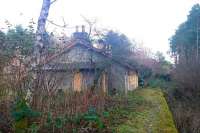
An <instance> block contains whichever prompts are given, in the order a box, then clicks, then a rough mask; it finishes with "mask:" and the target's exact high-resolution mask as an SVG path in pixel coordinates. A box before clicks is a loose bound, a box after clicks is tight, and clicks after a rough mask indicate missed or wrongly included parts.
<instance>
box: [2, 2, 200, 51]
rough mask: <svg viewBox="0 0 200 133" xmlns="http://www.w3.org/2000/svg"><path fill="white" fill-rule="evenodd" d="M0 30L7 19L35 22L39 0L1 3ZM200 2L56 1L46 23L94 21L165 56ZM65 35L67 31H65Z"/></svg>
mask: <svg viewBox="0 0 200 133" xmlns="http://www.w3.org/2000/svg"><path fill="white" fill-rule="evenodd" d="M0 2H1V4H0V27H3V25H4V21H5V20H6V19H7V20H9V21H10V22H11V23H12V24H23V25H27V24H28V21H29V20H30V19H31V18H33V19H34V20H35V21H37V18H38V16H39V12H40V8H41V5H42V0H0ZM196 3H200V0H57V2H56V3H54V4H53V5H52V7H51V9H50V16H49V19H50V20H53V21H54V22H56V23H58V24H61V25H62V17H64V18H65V21H66V23H67V24H69V26H74V25H81V24H83V23H84V22H83V18H82V17H81V15H83V16H85V17H87V18H89V19H94V18H95V19H97V26H99V27H104V28H111V29H114V30H117V31H120V32H122V33H125V34H126V35H127V36H128V37H129V38H131V39H135V40H136V41H138V42H142V43H143V44H144V46H146V47H148V48H151V49H152V50H153V51H161V52H163V53H165V54H166V52H167V51H168V50H169V41H168V39H169V38H170V36H171V35H173V34H174V32H175V30H176V29H177V27H178V25H179V24H180V23H182V22H183V21H185V20H186V17H187V14H188V12H189V11H190V9H191V7H192V6H193V5H194V4H196ZM66 32H67V31H66Z"/></svg>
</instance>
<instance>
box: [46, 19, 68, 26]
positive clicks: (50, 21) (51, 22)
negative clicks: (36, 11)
mask: <svg viewBox="0 0 200 133" xmlns="http://www.w3.org/2000/svg"><path fill="white" fill-rule="evenodd" d="M63 20H64V19H63ZM47 22H49V23H50V24H52V25H55V26H57V27H60V28H66V27H67V24H66V23H65V22H64V25H59V24H56V23H54V22H53V21H52V20H47Z"/></svg>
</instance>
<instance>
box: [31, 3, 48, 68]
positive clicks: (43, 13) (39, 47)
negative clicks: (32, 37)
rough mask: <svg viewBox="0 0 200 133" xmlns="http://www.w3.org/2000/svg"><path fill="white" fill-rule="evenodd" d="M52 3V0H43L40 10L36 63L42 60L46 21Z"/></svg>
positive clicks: (35, 50) (35, 52) (35, 49)
mask: <svg viewBox="0 0 200 133" xmlns="http://www.w3.org/2000/svg"><path fill="white" fill-rule="evenodd" d="M50 5H51V0H43V3H42V9H41V11H40V16H39V18H38V24H37V31H36V41H35V46H34V55H35V58H36V65H37V64H38V63H39V62H40V54H41V52H42V48H43V47H44V42H43V40H44V35H45V34H46V29H45V26H46V21H47V17H48V15H49V9H50Z"/></svg>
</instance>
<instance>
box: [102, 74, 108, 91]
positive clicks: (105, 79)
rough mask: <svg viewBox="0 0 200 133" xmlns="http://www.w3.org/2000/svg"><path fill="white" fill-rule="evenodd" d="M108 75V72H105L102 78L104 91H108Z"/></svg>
mask: <svg viewBox="0 0 200 133" xmlns="http://www.w3.org/2000/svg"><path fill="white" fill-rule="evenodd" d="M106 81H107V75H106V73H103V74H102V78H101V83H102V85H101V86H102V89H103V92H105V93H106V92H107V82H106Z"/></svg>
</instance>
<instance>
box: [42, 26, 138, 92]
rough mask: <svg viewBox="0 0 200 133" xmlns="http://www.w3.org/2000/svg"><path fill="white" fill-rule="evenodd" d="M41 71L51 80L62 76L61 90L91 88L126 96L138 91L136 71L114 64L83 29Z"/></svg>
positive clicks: (117, 63) (110, 56)
mask: <svg viewBox="0 0 200 133" xmlns="http://www.w3.org/2000/svg"><path fill="white" fill-rule="evenodd" d="M44 70H45V71H48V72H51V73H53V75H54V76H56V75H63V78H62V79H63V80H62V82H61V83H60V87H61V88H62V89H73V90H75V91H81V90H84V89H88V88H92V87H95V88H99V89H101V90H103V91H104V92H109V91H111V90H112V89H115V90H116V91H117V92H125V93H126V92H127V91H128V90H134V89H136V88H137V87H138V73H137V70H136V69H135V68H134V67H132V66H130V65H128V64H126V63H122V62H120V61H117V60H114V59H113V58H112V55H110V54H109V52H108V51H106V50H102V49H99V48H96V47H94V46H93V45H92V44H91V42H90V41H89V40H88V33H87V32H85V29H84V27H83V26H82V31H80V32H79V31H78V28H77V29H76V32H75V33H73V36H72V39H71V41H70V42H69V44H68V45H67V46H66V47H65V48H64V49H63V50H62V51H61V52H59V53H58V54H55V55H54V56H52V57H51V58H50V59H48V60H47V62H46V63H45V65H44Z"/></svg>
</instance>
